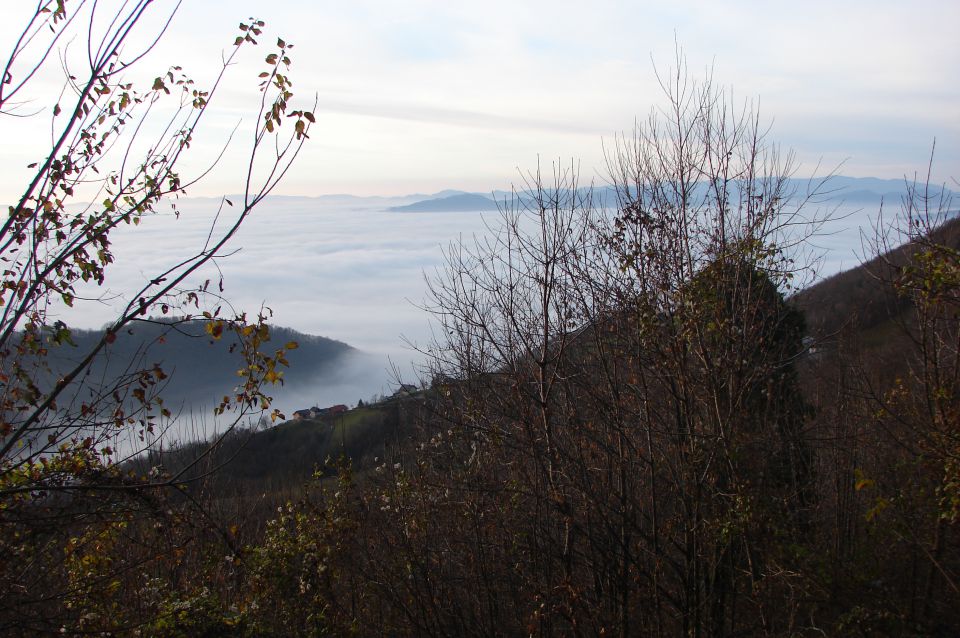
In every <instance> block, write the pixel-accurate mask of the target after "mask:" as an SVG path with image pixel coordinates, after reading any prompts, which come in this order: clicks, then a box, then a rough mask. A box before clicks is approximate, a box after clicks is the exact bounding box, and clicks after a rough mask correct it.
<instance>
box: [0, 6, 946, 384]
mask: <svg viewBox="0 0 960 638" xmlns="http://www.w3.org/2000/svg"><path fill="white" fill-rule="evenodd" d="M32 4H33V3H30V2H26V1H24V2H20V1H19V0H18V2H16V3H14V4H13V6H10V7H6V10H7V11H6V14H5V20H4V21H3V22H2V23H0V52H4V51H5V50H9V48H10V47H11V46H12V43H13V41H14V39H15V37H16V36H17V34H18V31H17V27H18V25H20V24H22V21H23V18H24V17H25V16H26V14H27V13H28V12H29V10H30V9H31V8H32ZM73 4H74V5H75V4H76V1H74V3H73ZM115 4H116V3H115V2H112V0H103V1H102V2H101V15H108V14H109V11H108V10H109V8H110V7H111V6H115ZM70 6H73V5H71V3H70V2H68V7H70ZM173 6H174V3H173V2H171V1H170V0H156V1H155V6H154V7H152V10H153V13H152V14H150V19H149V20H144V21H143V22H142V23H141V24H140V25H138V26H139V28H141V29H142V31H140V32H138V33H139V34H140V36H139V37H140V38H141V40H146V38H148V37H149V36H150V34H151V33H155V32H156V29H157V28H158V25H159V24H161V23H162V18H163V17H164V16H165V15H166V13H167V12H168V11H169V10H170V8H171V7H173ZM250 16H256V17H258V18H261V19H263V20H265V21H266V22H267V26H266V31H265V33H264V35H263V36H262V37H261V43H262V45H264V46H261V47H260V48H258V49H251V50H249V51H245V52H244V56H242V57H241V58H240V59H239V61H238V63H237V64H236V65H235V66H233V67H232V68H230V69H229V70H228V79H227V82H226V84H225V85H224V86H223V87H222V89H221V91H220V92H219V93H218V94H217V95H216V96H215V100H214V103H213V108H212V109H211V110H210V112H209V113H208V116H209V117H206V119H205V120H204V122H203V126H202V128H201V130H200V131H199V132H198V134H197V135H196V136H195V140H194V144H193V148H192V149H191V154H190V156H189V159H188V161H187V162H186V163H185V165H184V169H185V173H187V174H188V175H190V174H196V173H198V172H200V171H202V170H205V169H206V168H207V167H208V166H209V164H210V163H211V162H213V160H214V159H216V157H217V156H218V155H219V154H220V151H221V149H222V148H223V144H224V142H225V140H227V138H228V137H229V136H230V133H231V131H233V130H234V128H237V134H236V136H235V137H234V139H233V141H232V142H231V144H230V146H228V147H227V152H226V153H225V154H224V155H223V158H222V159H221V161H220V162H219V164H217V165H216V166H215V168H214V169H213V170H212V171H211V172H210V173H209V175H207V177H206V179H205V180H204V181H203V182H201V183H200V184H198V185H197V186H195V187H193V188H191V189H190V191H189V193H188V194H189V195H191V196H194V197H206V196H211V197H215V196H219V195H222V194H225V193H227V194H232V193H237V192H239V191H240V190H241V189H242V184H243V176H244V174H245V170H246V165H245V162H244V160H245V158H246V157H247V156H248V153H249V148H250V130H251V127H252V126H253V125H254V123H255V122H254V117H255V113H256V107H257V103H258V100H259V93H258V91H257V82H258V80H257V74H258V73H259V72H260V71H261V70H262V69H263V67H264V64H263V56H265V55H266V54H267V53H269V52H270V51H271V49H270V46H271V45H272V44H273V42H275V41H276V38H277V37H278V36H281V37H283V39H284V40H285V41H286V42H288V43H292V44H294V49H293V50H292V51H291V58H292V60H293V66H292V69H291V72H290V76H291V77H292V79H293V82H294V86H293V90H294V93H295V99H296V100H304V101H303V102H300V104H301V105H304V104H306V105H307V106H306V107H307V108H311V107H312V104H313V102H314V100H315V101H316V106H315V107H312V108H313V110H314V112H315V114H316V118H317V122H316V124H315V125H314V127H313V128H312V130H311V139H310V140H309V142H308V143H307V144H306V145H305V146H304V148H303V151H302V153H301V155H300V156H299V158H298V159H297V162H296V163H295V164H294V166H293V167H292V169H291V170H290V172H289V173H288V174H287V175H286V177H285V179H284V180H283V181H282V182H281V183H280V185H279V186H278V188H277V189H276V191H275V193H276V194H281V195H289V196H302V197H315V196H319V195H324V194H333V193H352V194H355V195H361V196H370V195H381V196H398V195H405V194H410V193H434V192H437V191H440V190H443V189H460V190H465V191H472V192H481V193H484V192H486V193H489V192H490V191H492V190H496V189H508V188H509V187H510V185H511V183H518V182H519V181H520V175H521V173H522V172H524V171H527V170H530V169H533V168H535V167H536V165H537V163H538V161H539V162H543V163H549V162H551V161H553V160H557V159H559V161H560V162H562V163H565V164H566V163H568V162H570V161H571V160H572V161H574V162H575V163H576V164H577V165H578V166H579V167H580V174H581V181H582V182H586V181H590V180H594V181H595V182H596V183H598V184H603V183H604V182H605V181H606V176H605V174H604V169H603V167H604V159H603V149H604V146H605V145H606V146H607V147H609V145H610V144H611V142H612V141H613V139H614V137H615V136H616V135H617V134H618V133H622V132H625V131H629V130H630V129H631V128H632V127H633V125H634V122H635V121H636V119H638V118H640V119H642V118H644V117H645V116H646V115H647V113H648V112H649V111H650V110H651V109H654V108H657V107H660V106H663V104H664V99H663V95H662V91H661V89H660V88H659V87H658V85H657V75H656V69H659V70H660V71H661V72H663V71H666V70H667V69H669V67H670V66H671V64H672V63H673V62H674V60H675V55H676V51H677V48H678V47H679V48H680V49H682V51H683V54H684V55H685V56H686V61H687V65H688V69H689V72H690V74H691V76H692V77H694V78H700V77H702V76H703V75H704V74H706V73H712V77H713V80H714V82H715V84H716V85H718V86H722V87H727V88H728V90H729V91H731V92H732V95H733V96H734V100H735V101H739V100H754V101H755V103H756V104H757V105H758V106H759V111H760V116H761V120H762V121H763V122H765V123H767V124H769V125H770V126H771V131H770V140H771V141H774V142H777V143H779V144H781V145H782V146H783V147H785V148H792V149H793V150H794V152H795V153H796V157H797V159H798V161H799V162H800V168H799V171H798V174H799V175H801V176H807V175H811V174H823V173H826V172H829V171H834V170H835V171H836V172H838V173H840V174H843V175H847V176H854V177H866V176H872V177H880V178H893V179H896V178H902V177H903V176H904V175H907V176H912V175H914V174H915V173H918V172H919V173H921V174H922V173H924V172H925V171H926V168H927V165H928V162H929V160H930V156H931V149H932V145H933V142H934V140H936V152H935V157H934V163H933V178H934V181H935V182H943V181H947V183H948V185H950V186H951V187H952V188H953V190H955V191H957V190H960V187H958V186H957V183H956V182H955V181H953V182H952V181H950V180H951V179H957V178H960V106H958V105H960V81H958V79H957V78H958V76H957V73H956V69H957V68H960V45H958V44H957V40H956V25H957V24H960V3H957V2H956V1H955V0H940V1H934V0H917V1H915V2H912V3H904V2H902V1H897V2H888V1H886V0H869V1H864V2H852V1H851V2H840V1H836V0H834V1H832V2H820V1H819V0H813V1H810V2H805V3H803V4H802V5H797V4H792V3H790V4H788V3H781V2H753V1H748V0H737V1H732V2H718V1H713V2H696V1H693V0H678V1H671V2H665V1H663V0H661V1H659V2H647V1H641V2H629V3H627V2H609V1H605V0H595V1H594V2H591V3H589V4H587V3H572V2H564V1H561V0H553V1H551V2H540V1H535V2H516V1H515V0H514V1H511V2H507V1H500V0H489V1H487V2H484V3H476V2H471V3H463V2H452V1H449V0H448V1H446V2H434V1H427V0H411V1H408V2H403V3H398V2H385V1H372V0H351V1H350V2H342V1H341V2H328V1H306V0H285V1H283V2H273V3H264V2H253V1H248V0H233V1H231V2H229V3H227V2H214V1H213V0H193V1H190V0H186V1H184V2H183V4H182V6H181V7H180V9H179V11H178V13H177V14H176V16H175V17H174V20H173V22H172V24H171V27H170V29H169V30H168V31H167V32H166V34H165V35H164V37H163V39H162V40H161V41H160V43H159V45H158V46H157V47H156V48H155V49H154V50H153V51H152V52H151V53H150V54H149V55H148V56H146V57H145V58H144V59H143V60H142V61H141V62H140V67H139V68H140V72H139V74H138V75H137V74H135V75H134V76H133V77H131V78H129V79H132V80H134V81H137V82H140V83H142V82H146V83H148V84H149V83H150V82H152V78H154V77H156V76H157V75H160V74H162V73H163V72H164V71H165V70H166V69H167V68H168V66H169V65H172V64H177V65H181V66H183V67H184V69H185V71H186V72H187V73H189V74H190V75H191V77H193V78H195V80H196V81H197V83H198V85H199V86H208V85H209V84H210V83H211V82H212V81H213V78H214V77H215V75H216V73H217V72H218V71H219V68H220V61H221V60H222V56H223V55H224V52H228V51H229V50H230V49H231V47H230V45H231V43H232V42H233V40H234V38H235V37H236V34H237V32H238V31H237V25H238V24H239V23H240V22H241V21H243V20H246V19H247V18H248V17H250ZM98 24H100V25H101V26H102V23H98ZM83 40H84V38H83V34H77V35H76V37H75V38H74V39H73V40H70V41H64V44H65V45H67V44H69V46H67V47H66V48H65V49H64V50H60V51H58V52H57V55H58V56H60V55H62V56H63V59H65V60H67V62H68V65H69V66H70V67H71V68H73V69H76V68H79V67H77V65H78V64H79V63H80V62H79V58H78V57H77V56H78V55H79V54H81V53H82V51H83V44H84V42H83ZM52 59H53V58H52ZM53 60H55V59H53ZM48 67H49V68H47V69H44V70H43V71H42V72H41V73H39V74H38V75H37V76H36V78H35V81H34V83H33V84H32V85H31V93H30V94H29V95H28V96H27V98H28V99H27V101H26V102H25V103H24V104H23V105H21V106H20V107H19V108H20V110H19V112H18V115H26V116H27V117H11V116H9V115H0V135H2V136H3V137H2V139H3V140H4V144H3V154H2V155H0V168H2V170H0V201H4V202H13V201H15V200H16V198H17V197H18V195H19V191H20V189H21V188H22V187H23V184H24V183H25V180H29V177H30V175H31V171H30V169H29V168H28V167H27V166H28V164H30V163H31V162H36V161H38V160H42V159H43V153H44V143H45V141H46V140H49V137H50V120H51V111H52V108H53V104H55V103H56V102H57V99H58V98H57V95H58V92H59V90H60V86H61V84H62V79H63V78H62V71H61V69H60V65H59V64H57V63H53V64H49V65H48ZM98 201H99V200H98ZM191 207H192V208H191ZM261 208H262V209H263V210H258V211H257V212H256V213H255V215H254V217H253V218H251V220H250V223H248V224H247V225H246V227H245V228H243V230H242V231H241V233H240V235H239V236H238V237H236V241H234V242H233V246H234V247H235V248H237V249H239V252H237V253H236V254H235V255H233V256H231V257H229V258H226V259H222V260H218V262H217V263H216V264H215V265H213V266H212V267H211V268H209V269H207V271H205V272H204V273H200V275H199V277H200V279H201V280H202V279H203V278H204V277H214V278H216V277H219V275H220V274H223V275H224V277H225V279H226V281H225V283H226V286H227V294H228V296H229V297H230V298H231V299H232V300H233V301H234V303H235V306H237V307H241V308H246V309H248V310H251V311H253V312H255V311H256V309H257V308H259V307H260V305H267V306H270V307H271V308H273V309H274V311H275V316H274V320H275V322H276V323H278V324H281V325H286V326H290V327H293V328H295V329H297V330H300V331H303V332H308V333H311V334H319V335H325V336H329V337H332V338H336V339H340V340H343V341H346V342H347V343H350V344H352V345H354V346H357V347H359V348H361V349H363V350H364V351H366V352H371V353H379V354H382V355H384V356H386V355H389V356H390V357H391V358H392V360H393V361H395V362H397V361H400V362H403V361H404V360H405V359H406V360H409V359H410V358H415V355H414V354H413V353H411V351H409V350H406V349H404V347H403V345H402V344H403V340H402V337H406V338H407V339H409V340H411V341H414V342H416V343H419V344H421V345H422V344H423V343H424V341H425V340H426V339H427V338H428V337H429V326H428V324H427V321H426V319H425V315H424V313H423V312H422V311H421V310H419V309H418V308H417V305H418V304H421V303H422V302H423V295H424V290H425V287H424V283H423V276H424V273H426V274H428V275H429V274H430V273H431V272H432V271H433V269H434V268H436V267H438V266H439V265H441V264H442V250H441V249H442V247H443V246H445V245H447V244H448V242H450V241H454V240H457V239H458V238H459V237H470V236H471V235H472V234H474V233H482V232H484V228H485V224H486V223H488V221H489V220H487V221H485V220H484V219H483V218H481V217H480V216H478V215H474V214H464V213H459V214H449V215H447V214H441V215H437V214H402V215H401V214H396V213H388V212H385V211H384V210H383V206H380V207H379V208H377V207H376V206H370V205H365V207H364V208H363V209H362V210H361V209H350V208H349V207H342V206H338V205H336V204H331V203H330V202H325V203H323V204H321V203H320V202H317V201H314V202H311V201H309V200H306V199H297V200H290V201H287V202H282V201H280V200H273V201H272V202H271V201H267V202H265V203H264V205H263V206H262V207H261ZM186 209H187V210H193V211H194V214H191V215H185V216H184V217H183V218H181V219H179V220H177V219H174V218H173V217H172V216H170V215H166V216H160V217H158V218H157V219H155V220H148V222H147V223H145V224H144V226H142V227H141V228H139V229H137V230H136V231H135V232H124V233H122V234H121V235H119V236H118V237H116V244H115V250H116V255H117V262H116V263H117V265H116V267H114V268H112V270H111V272H110V276H109V278H108V281H107V289H108V290H109V292H110V294H115V295H118V296H119V297H117V298H118V299H122V298H124V297H123V296H124V294H125V292H124V291H129V290H135V289H136V287H137V285H138V284H141V283H142V282H143V281H146V280H149V278H150V277H151V274H152V273H155V272H158V271H162V269H163V268H164V267H167V266H169V265H170V264H171V263H175V259H176V258H177V257H179V256H180V255H181V254H183V252H184V251H186V250H196V249H198V248H199V247H201V246H202V245H203V241H204V239H205V237H206V230H207V226H206V224H207V223H208V222H209V220H210V217H209V214H210V210H212V208H211V201H206V202H205V201H204V200H197V201H195V202H193V203H191V204H190V205H188V206H186ZM873 212H874V211H870V210H865V209H863V208H857V207H854V208H850V209H848V210H845V211H844V215H848V216H846V217H844V219H845V220H846V221H845V223H844V225H843V226H842V227H841V226H838V227H836V228H834V229H833V231H832V232H834V231H835V232H834V234H832V235H830V236H828V237H825V238H824V240H823V246H824V247H825V249H829V250H831V251H833V252H832V253H831V254H829V255H828V256H827V257H826V263H827V268H826V271H828V272H829V271H835V270H837V269H839V268H843V267H849V266H852V265H855V263H856V256H857V254H858V252H860V248H861V245H860V238H861V235H860V228H859V225H861V224H863V225H864V227H865V228H868V227H869V223H870V219H872V217H871V215H872V213H873ZM78 305H79V306H81V308H80V309H78V310H77V313H75V314H74V319H72V321H71V325H78V326H81V327H96V326H100V325H103V323H105V322H106V321H107V320H109V318H110V315H111V312H114V311H115V310H112V309H111V306H109V305H108V304H104V303H101V302H95V303H88V304H78ZM378 365H379V368H378V373H377V374H374V375H370V376H371V377H376V384H375V387H372V388H371V391H373V392H376V391H379V390H380V389H381V387H382V383H383V381H382V379H383V377H384V375H383V374H382V372H383V371H384V370H385V369H386V368H387V367H388V366H389V364H386V363H383V364H382V365H380V364H378ZM356 392H357V391H356V390H354V389H351V391H350V394H351V396H349V397H344V400H346V399H350V400H355V398H356V397H354V396H353V395H354V394H356ZM331 400H334V398H333V397H331Z"/></svg>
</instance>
